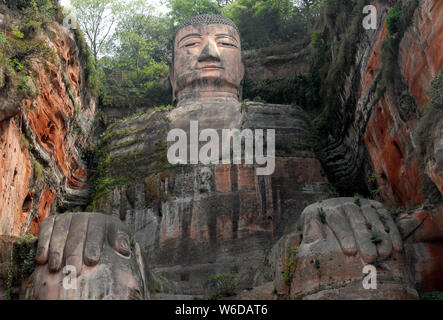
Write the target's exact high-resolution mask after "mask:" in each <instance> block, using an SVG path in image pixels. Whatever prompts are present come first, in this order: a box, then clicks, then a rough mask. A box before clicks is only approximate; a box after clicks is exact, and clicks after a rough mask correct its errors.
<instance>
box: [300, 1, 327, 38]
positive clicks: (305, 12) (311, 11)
mask: <svg viewBox="0 0 443 320" xmlns="http://www.w3.org/2000/svg"><path fill="white" fill-rule="evenodd" d="M324 2H325V0H295V4H296V6H297V7H298V8H299V9H300V13H301V14H302V16H303V18H304V20H305V21H304V22H305V24H306V28H307V31H308V32H310V31H311V29H312V27H313V21H314V20H315V19H316V18H318V16H319V14H320V8H321V6H322V4H323V3H324Z"/></svg>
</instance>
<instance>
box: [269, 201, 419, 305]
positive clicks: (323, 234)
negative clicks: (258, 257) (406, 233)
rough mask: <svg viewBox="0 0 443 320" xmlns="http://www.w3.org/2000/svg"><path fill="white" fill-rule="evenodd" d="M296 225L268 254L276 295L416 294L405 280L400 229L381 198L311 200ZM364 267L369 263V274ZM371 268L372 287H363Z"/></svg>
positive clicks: (378, 296)
mask: <svg viewBox="0 0 443 320" xmlns="http://www.w3.org/2000/svg"><path fill="white" fill-rule="evenodd" d="M297 229H298V230H299V231H294V232H293V233H290V234H288V235H286V236H285V237H283V238H282V239H281V240H280V241H279V242H278V243H277V245H276V246H275V247H274V248H273V251H272V253H271V256H273V259H272V260H273V261H275V262H276V264H275V265H274V270H275V280H274V284H275V288H277V290H279V291H280V294H284V295H289V296H290V297H291V299H300V298H303V299H309V300H310V299H314V300H315V299H407V298H409V299H416V298H418V294H417V292H416V291H415V290H414V289H413V288H411V287H409V284H408V277H407V272H406V263H405V258H404V254H403V244H402V239H401V236H400V233H399V231H398V229H397V226H396V224H395V222H394V220H393V219H392V218H391V216H390V214H389V213H388V212H387V211H386V209H384V207H383V205H382V204H381V203H379V202H377V201H371V200H366V199H359V198H357V199H353V198H335V199H328V200H324V201H322V202H317V203H315V204H312V205H310V206H308V207H306V208H305V209H304V210H303V212H302V214H301V216H300V220H299V221H298V228H297ZM366 266H368V267H367V268H374V269H373V270H372V271H370V272H371V273H369V271H364V268H365V267H366ZM375 272H376V280H375V281H376V282H377V287H376V288H372V289H370V288H366V289H365V287H364V279H363V278H364V277H365V275H364V274H365V273H369V275H368V276H370V275H371V274H373V273H374V274H375ZM368 282H369V283H370V281H368ZM289 285H290V286H289Z"/></svg>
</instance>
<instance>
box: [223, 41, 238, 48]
mask: <svg viewBox="0 0 443 320" xmlns="http://www.w3.org/2000/svg"><path fill="white" fill-rule="evenodd" d="M219 44H221V45H222V46H226V47H234V48H237V46H236V45H235V44H233V43H229V42H219Z"/></svg>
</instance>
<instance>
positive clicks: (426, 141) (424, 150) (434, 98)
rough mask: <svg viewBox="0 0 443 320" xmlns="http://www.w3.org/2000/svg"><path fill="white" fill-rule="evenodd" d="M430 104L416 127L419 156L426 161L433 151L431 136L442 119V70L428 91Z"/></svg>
mask: <svg viewBox="0 0 443 320" xmlns="http://www.w3.org/2000/svg"><path fill="white" fill-rule="evenodd" d="M428 94H429V98H430V102H429V104H428V105H427V106H426V107H425V112H424V115H423V117H422V118H421V119H420V122H419V124H418V127H417V143H418V146H419V150H420V154H421V156H422V157H423V158H424V159H426V158H427V156H428V155H429V153H430V152H431V150H433V147H434V145H433V140H434V139H433V138H432V134H433V132H434V130H435V129H436V126H437V125H438V123H439V122H440V121H441V119H443V68H442V70H441V71H440V73H439V74H437V75H436V76H435V77H434V79H432V81H431V86H430V89H429V92H428Z"/></svg>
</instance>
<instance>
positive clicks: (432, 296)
mask: <svg viewBox="0 0 443 320" xmlns="http://www.w3.org/2000/svg"><path fill="white" fill-rule="evenodd" d="M420 299H421V300H443V291H431V292H422V293H420Z"/></svg>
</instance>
